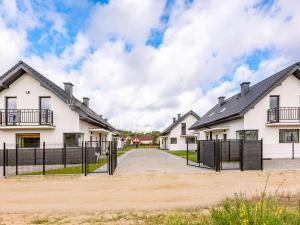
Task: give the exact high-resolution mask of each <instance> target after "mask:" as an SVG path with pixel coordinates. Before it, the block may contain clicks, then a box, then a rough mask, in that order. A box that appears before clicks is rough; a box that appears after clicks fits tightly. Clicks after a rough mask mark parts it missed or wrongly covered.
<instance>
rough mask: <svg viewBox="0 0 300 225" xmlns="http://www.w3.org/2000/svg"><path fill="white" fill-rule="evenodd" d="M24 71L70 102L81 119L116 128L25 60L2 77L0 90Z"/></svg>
mask: <svg viewBox="0 0 300 225" xmlns="http://www.w3.org/2000/svg"><path fill="white" fill-rule="evenodd" d="M24 73H28V74H30V75H31V76H33V77H34V78H35V79H37V80H38V81H39V82H40V84H41V85H42V86H43V87H45V88H47V89H48V90H50V91H51V92H52V93H54V94H55V95H57V96H58V97H59V98H60V99H61V100H62V101H64V102H65V103H66V104H68V105H69V106H70V107H71V108H72V110H74V111H76V112H77V113H79V115H80V119H81V120H84V121H87V122H90V123H93V124H96V125H98V126H99V125H100V126H101V127H104V128H107V129H110V130H115V128H114V127H113V126H112V125H110V124H109V123H108V122H107V121H106V120H104V119H103V118H102V116H100V115H98V114H97V113H95V112H94V111H93V110H92V109H90V108H88V107H87V106H85V105H84V104H83V103H82V102H81V101H79V100H78V99H77V98H75V97H73V96H72V97H71V98H70V97H69V96H68V94H67V93H66V92H65V90H63V89H62V88H60V87H59V86H58V85H56V84H55V83H53V82H52V81H50V80H49V79H47V78H46V77H45V76H43V75H42V74H40V73H39V72H37V71H36V70H34V69H33V68H32V67H30V66H29V65H27V64H26V63H24V62H23V61H19V62H18V63H17V64H16V65H15V66H13V67H12V68H11V69H10V70H8V71H7V72H6V73H4V74H3V75H2V76H1V77H0V92H1V91H3V90H4V89H5V88H8V87H9V85H10V84H11V83H13V82H14V81H15V80H17V79H18V78H19V77H20V76H22V75H23V74H24Z"/></svg>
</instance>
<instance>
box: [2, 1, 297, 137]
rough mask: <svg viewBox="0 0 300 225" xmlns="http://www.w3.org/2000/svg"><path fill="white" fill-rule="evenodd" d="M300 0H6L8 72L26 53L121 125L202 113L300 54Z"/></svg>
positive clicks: (153, 124)
mask: <svg viewBox="0 0 300 225" xmlns="http://www.w3.org/2000/svg"><path fill="white" fill-rule="evenodd" d="M299 11H300V4H299V1H298V0H286V1H285V0H278V1H275V0H239V1H236V0H222V1H220V0H100V1H96V0H76V1H74V0H0V50H1V51H0V73H3V72H5V71H6V70H7V69H9V68H10V67H12V66H13V65H14V64H15V63H17V62H18V61H19V60H23V61H25V62H26V63H28V64H29V65H31V66H32V67H34V68H35V69H36V70H38V71H39V72H41V73H42V74H44V75H46V76H47V77H48V78H50V79H51V80H53V81H55V82H56V83H57V84H58V85H60V86H61V87H62V83H63V82H65V81H70V82H72V83H73V84H74V85H75V96H76V97H78V98H82V97H83V96H87V97H90V99H91V105H92V108H93V109H94V110H95V111H97V112H98V113H99V114H103V115H104V116H105V117H107V118H108V119H109V122H111V123H112V124H113V125H114V126H115V127H117V128H123V129H131V130H135V131H150V130H157V129H158V130H161V129H163V128H164V127H165V126H167V125H168V124H169V123H170V122H171V120H172V117H173V116H175V115H176V114H177V113H182V114H183V113H185V112H186V111H188V110H190V109H193V110H194V111H195V112H197V113H198V114H199V115H200V116H201V115H203V114H204V113H205V112H206V111H207V110H208V109H209V108H210V107H212V106H213V105H214V104H215V103H216V101H217V97H219V96H222V95H224V96H227V97H229V96H230V95H232V94H233V93H235V92H237V91H238V89H239V84H240V83H241V82H243V81H251V82H252V84H253V83H255V82H257V81H259V80H261V79H263V78H265V77H267V76H269V75H271V74H272V73H274V72H276V71H278V70H280V69H282V68H284V67H285V66H287V65H289V64H292V63H294V62H296V61H299V60H300V13H299Z"/></svg>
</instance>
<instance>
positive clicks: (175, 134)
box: [167, 115, 197, 150]
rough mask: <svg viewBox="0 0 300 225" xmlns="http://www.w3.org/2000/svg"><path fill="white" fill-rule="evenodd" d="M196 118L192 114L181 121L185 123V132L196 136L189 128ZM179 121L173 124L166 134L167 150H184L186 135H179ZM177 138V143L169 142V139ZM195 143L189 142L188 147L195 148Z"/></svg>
mask: <svg viewBox="0 0 300 225" xmlns="http://www.w3.org/2000/svg"><path fill="white" fill-rule="evenodd" d="M196 121H197V118H196V117H194V116H193V115H189V116H188V117H186V118H185V119H184V120H183V121H182V122H181V123H186V134H187V135H193V136H196V135H195V134H194V133H193V131H191V130H189V128H190V127H191V126H192V125H193V124H194V123H196ZM181 123H179V124H178V125H177V126H175V127H174V128H173V129H172V130H171V132H170V133H169V135H168V141H167V148H168V149H169V150H186V147H187V146H186V137H185V136H181ZM171 138H177V144H171V143H170V139H171ZM196 148H197V146H196V144H189V149H196Z"/></svg>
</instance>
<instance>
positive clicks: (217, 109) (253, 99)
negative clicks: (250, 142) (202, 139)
mask: <svg viewBox="0 0 300 225" xmlns="http://www.w3.org/2000/svg"><path fill="white" fill-rule="evenodd" d="M299 66H300V62H298V63H295V64H293V65H291V66H289V67H287V68H285V69H284V70H282V71H280V72H278V73H276V74H274V75H272V76H270V77H268V78H266V79H265V80H262V81H260V82H259V83H257V84H255V85H253V86H250V88H249V92H248V93H247V94H245V95H243V96H242V95H241V93H238V94H236V95H234V96H232V97H230V98H228V99H227V100H225V103H223V104H222V105H221V106H219V104H217V105H215V106H214V107H213V108H212V109H211V110H209V111H208V112H207V113H206V114H205V115H204V116H203V117H201V118H200V119H199V120H198V121H197V122H196V123H195V124H194V125H193V126H191V127H190V128H189V129H191V130H192V129H199V128H203V127H208V126H210V125H213V124H217V123H219V122H224V121H227V120H232V119H236V118H240V117H242V116H243V115H244V114H245V113H246V112H248V111H249V110H250V109H251V108H252V107H253V106H254V105H255V104H256V103H257V102H258V101H260V100H261V99H262V98H263V97H264V96H266V95H267V94H268V93H269V92H270V91H272V90H273V89H274V88H275V87H277V86H278V85H280V83H281V82H282V81H283V80H284V79H286V78H287V76H289V75H290V74H293V75H295V76H296V77H297V78H298V79H300V71H299ZM222 109H223V111H222ZM224 109H225V110H224Z"/></svg>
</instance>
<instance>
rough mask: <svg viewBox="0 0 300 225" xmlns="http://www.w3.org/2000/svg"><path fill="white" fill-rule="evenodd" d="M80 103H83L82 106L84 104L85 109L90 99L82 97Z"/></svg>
mask: <svg viewBox="0 0 300 225" xmlns="http://www.w3.org/2000/svg"><path fill="white" fill-rule="evenodd" d="M82 101H83V104H84V105H85V106H86V107H89V102H90V99H89V98H88V97H83V98H82Z"/></svg>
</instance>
